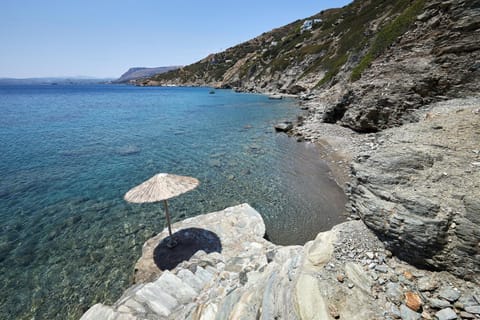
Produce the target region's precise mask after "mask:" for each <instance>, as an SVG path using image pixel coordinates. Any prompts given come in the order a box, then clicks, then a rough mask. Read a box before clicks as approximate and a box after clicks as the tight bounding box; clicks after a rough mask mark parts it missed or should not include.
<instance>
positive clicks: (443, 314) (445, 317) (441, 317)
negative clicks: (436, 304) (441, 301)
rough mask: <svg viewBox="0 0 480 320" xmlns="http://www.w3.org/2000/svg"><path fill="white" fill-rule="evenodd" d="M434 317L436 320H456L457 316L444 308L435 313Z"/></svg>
mask: <svg viewBox="0 0 480 320" xmlns="http://www.w3.org/2000/svg"><path fill="white" fill-rule="evenodd" d="M435 317H437V318H438V320H454V319H457V314H456V313H455V311H453V310H452V309H451V308H445V309H442V310H440V311H438V312H437V313H435Z"/></svg>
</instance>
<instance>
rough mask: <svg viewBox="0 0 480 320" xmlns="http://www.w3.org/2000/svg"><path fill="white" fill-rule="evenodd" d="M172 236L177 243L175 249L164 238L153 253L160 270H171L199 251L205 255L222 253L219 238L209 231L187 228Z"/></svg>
mask: <svg viewBox="0 0 480 320" xmlns="http://www.w3.org/2000/svg"><path fill="white" fill-rule="evenodd" d="M173 236H174V237H175V240H176V241H177V245H176V246H175V248H171V247H170V246H169V240H168V238H165V239H163V240H162V241H161V242H160V243H159V244H158V246H157V247H156V248H155V250H154V251H153V260H154V261H155V264H156V265H157V267H158V268H159V269H160V270H172V269H173V268H175V267H176V266H177V265H178V264H180V263H181V262H183V261H187V260H189V259H190V258H191V257H192V256H193V255H194V254H195V253H196V252H197V251H199V250H203V251H205V252H206V253H211V252H218V253H221V252H222V243H221V242H220V238H219V237H218V236H217V235H216V234H215V233H214V232H212V231H209V230H205V229H200V228H188V229H182V230H179V231H177V232H175V233H174V234H173Z"/></svg>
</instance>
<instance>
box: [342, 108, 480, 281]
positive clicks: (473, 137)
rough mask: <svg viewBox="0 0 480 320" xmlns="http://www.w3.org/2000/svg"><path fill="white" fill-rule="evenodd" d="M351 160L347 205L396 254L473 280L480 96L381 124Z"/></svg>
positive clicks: (477, 245)
mask: <svg viewBox="0 0 480 320" xmlns="http://www.w3.org/2000/svg"><path fill="white" fill-rule="evenodd" d="M376 144H377V145H378V148H377V149H376V150H373V151H370V152H369V153H368V154H364V155H360V156H359V157H358V158H357V159H356V160H355V161H354V163H353V174H354V181H353V184H352V187H351V197H350V198H351V203H352V205H353V210H354V211H355V212H356V213H358V214H359V215H360V217H361V218H362V220H363V221H364V222H365V223H366V224H367V225H368V226H369V227H370V228H371V229H373V230H374V231H375V232H376V233H377V234H378V235H379V236H380V237H381V239H382V240H384V241H385V243H386V245H387V247H388V248H390V249H391V250H392V251H393V252H394V253H395V254H397V255H398V256H399V257H401V258H403V259H405V260H407V261H410V262H412V263H414V264H417V265H421V266H426V267H430V268H435V269H441V270H448V271H450V272H451V273H453V274H455V275H457V276H459V277H463V278H466V279H470V280H472V281H475V282H477V283H480V99H470V100H453V101H449V102H444V103H439V104H438V105H435V106H434V107H432V108H431V110H430V111H429V112H427V113H425V115H424V119H423V120H422V121H421V122H419V123H416V124H408V125H405V126H403V127H401V128H398V129H390V130H385V131H383V132H382V133H381V134H379V135H378V136H377V137H376Z"/></svg>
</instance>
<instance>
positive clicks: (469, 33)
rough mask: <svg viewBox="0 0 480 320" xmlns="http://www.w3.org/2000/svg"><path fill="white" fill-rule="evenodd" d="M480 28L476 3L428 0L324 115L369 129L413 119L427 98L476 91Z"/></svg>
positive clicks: (479, 4) (479, 77)
mask: <svg viewBox="0 0 480 320" xmlns="http://www.w3.org/2000/svg"><path fill="white" fill-rule="evenodd" d="M479 28H480V1H475V0H473V1H461V0H457V1H456V0H452V1H427V2H426V3H425V6H424V9H423V11H422V13H421V14H419V15H418V16H416V20H415V22H414V23H413V24H412V26H411V27H410V28H409V30H408V31H406V32H405V33H404V34H403V35H401V36H400V37H399V38H398V39H397V40H396V41H395V42H394V43H393V44H392V45H391V46H390V47H389V48H388V49H386V51H385V52H384V53H383V54H381V55H380V56H379V57H378V58H376V59H375V60H374V61H372V63H371V65H370V67H369V68H367V69H366V70H365V71H364V72H363V73H362V75H361V78H360V79H359V80H358V81H355V82H352V83H346V85H345V86H344V88H343V89H344V94H343V97H342V98H341V99H340V100H339V101H338V102H337V103H334V104H332V105H331V106H329V108H328V109H327V113H326V114H325V115H324V117H323V119H324V120H325V121H327V122H337V121H338V122H339V124H341V125H344V126H348V127H350V128H352V129H354V130H356V131H360V132H374V131H378V130H382V129H385V128H388V127H392V126H399V125H402V124H404V123H409V122H414V121H417V120H418V119H417V118H416V117H415V113H414V112H413V111H414V110H415V109H419V108H421V107H423V106H426V105H428V104H430V103H432V102H435V101H441V100H446V99H450V98H455V97H464V96H468V95H471V94H476V93H478V92H479V89H480V88H479V86H480V81H479V80H480V64H479V61H480V50H479V49H480V33H479Z"/></svg>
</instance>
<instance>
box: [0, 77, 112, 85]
mask: <svg viewBox="0 0 480 320" xmlns="http://www.w3.org/2000/svg"><path fill="white" fill-rule="evenodd" d="M111 81H112V79H111V78H89V77H66V78H63V77H46V78H0V85H15V84H36V85H56V84H63V85H65V84H95V83H109V82H111Z"/></svg>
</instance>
